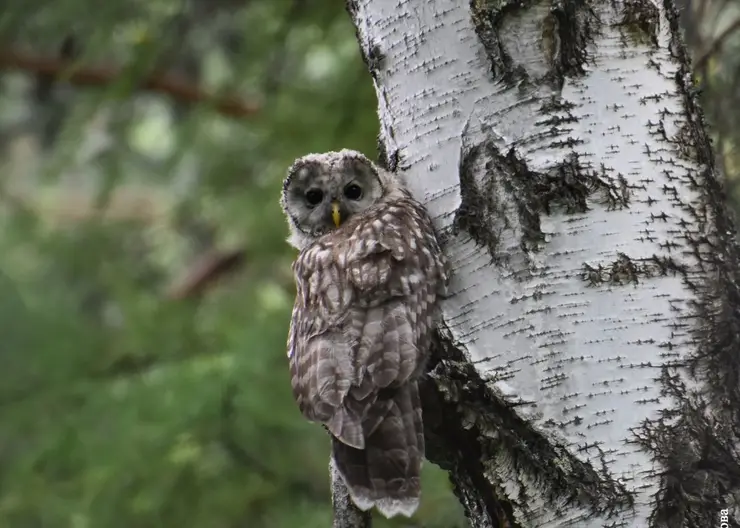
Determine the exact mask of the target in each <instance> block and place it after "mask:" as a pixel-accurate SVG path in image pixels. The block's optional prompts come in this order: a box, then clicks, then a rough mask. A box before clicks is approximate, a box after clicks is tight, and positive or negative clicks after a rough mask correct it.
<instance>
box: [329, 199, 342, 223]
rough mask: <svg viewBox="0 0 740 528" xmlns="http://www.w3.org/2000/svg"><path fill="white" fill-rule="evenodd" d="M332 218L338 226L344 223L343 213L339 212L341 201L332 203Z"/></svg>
mask: <svg viewBox="0 0 740 528" xmlns="http://www.w3.org/2000/svg"><path fill="white" fill-rule="evenodd" d="M331 219H332V220H333V221H334V225H335V226H337V227H339V224H341V223H342V215H340V214H339V202H332V203H331Z"/></svg>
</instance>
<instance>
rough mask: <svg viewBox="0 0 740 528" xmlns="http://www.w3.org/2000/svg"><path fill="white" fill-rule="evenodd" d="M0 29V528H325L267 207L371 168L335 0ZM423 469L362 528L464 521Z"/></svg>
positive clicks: (280, 239) (352, 51)
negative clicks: (319, 164) (405, 515)
mask: <svg viewBox="0 0 740 528" xmlns="http://www.w3.org/2000/svg"><path fill="white" fill-rule="evenodd" d="M0 31H1V32H2V38H3V49H2V51H0V83H1V89H0V148H1V149H2V151H1V152H2V156H1V158H0V159H1V160H2V178H1V179H0V223H1V226H0V355H1V356H2V357H1V359H0V365H2V368H0V527H3V528H4V527H12V528H26V527H28V528H31V527H43V528H47V527H48V528H56V527H70V528H99V527H104V528H107V527H110V528H115V527H170V526H173V527H174V526H178V527H180V526H182V527H214V528H218V527H250V528H251V527H255V528H258V527H270V528H287V527H291V528H292V527H305V528H311V527H322V528H325V527H327V526H330V524H331V509H330V498H329V489H328V484H329V483H328V471H327V463H328V455H329V442H328V438H327V436H326V433H324V431H323V429H322V428H321V427H320V426H318V425H316V424H309V423H307V422H305V421H304V420H303V418H302V417H301V416H300V414H299V413H298V411H297V408H296V406H295V404H294V402H293V399H292V396H291V395H290V390H289V377H288V369H287V358H286V355H285V341H286V335H287V328H288V321H289V316H290V310H291V307H292V302H293V294H294V290H293V282H292V277H291V272H290V264H291V261H292V259H293V257H294V252H293V250H292V249H291V248H290V247H289V246H288V245H287V243H286V242H285V238H286V236H287V228H286V225H285V221H284V219H283V216H282V213H281V211H280V208H279V206H278V196H279V191H280V184H281V181H282V178H283V176H284V173H285V171H286V169H287V167H288V166H289V164H290V163H291V162H292V161H293V159H294V158H296V157H298V156H300V155H303V154H306V153H308V152H317V151H325V150H335V149H340V148H344V147H347V148H354V149H358V150H361V151H363V152H365V153H367V154H368V155H369V156H371V157H373V158H374V157H375V155H376V134H377V128H378V123H377V117H376V100H375V94H374V90H373V87H372V79H371V78H370V76H369V74H368V73H367V70H366V68H365V66H364V64H363V63H362V60H361V58H360V54H359V48H358V45H357V42H356V40H355V34H354V28H353V26H352V24H351V22H350V20H349V17H348V15H347V14H346V12H345V10H344V5H343V2H308V1H302V0H295V1H291V0H249V1H244V0H191V1H182V2H176V1H171V0H146V1H131V0H126V1H123V0H115V1H113V0H111V1H110V2H83V1H80V0H77V1H71V2H50V1H34V0H12V1H8V2H4V4H3V8H2V13H1V16H0ZM70 64H72V65H73V67H72V68H70V66H69V65H70ZM54 74H56V75H54ZM197 90H200V91H201V92H206V93H208V94H211V95H210V96H208V97H206V98H205V100H202V101H200V102H198V103H197V104H191V102H190V101H189V99H192V98H193V97H194V98H195V99H203V97H201V96H202V95H203V94H202V93H201V94H198V93H196V91H197ZM224 97H226V98H230V100H231V104H219V103H218V101H220V100H222V99H223V98H224ZM237 257H238V258H237ZM224 270H227V271H229V272H228V273H226V272H225V271H224ZM215 278H217V279H218V280H215ZM424 477H425V481H424V496H423V502H422V506H421V508H420V513H419V515H418V516H417V518H416V519H415V520H413V521H409V520H395V521H393V522H390V521H385V520H381V519H378V521H377V524H376V526H379V527H384V526H407V527H410V526H426V527H445V528H451V527H455V526H463V521H462V519H463V517H462V514H461V510H460V507H459V506H458V504H457V501H456V499H455V498H454V496H453V495H452V493H451V491H450V488H449V484H448V482H447V479H446V475H445V474H444V473H443V472H442V471H440V470H439V469H438V468H436V467H434V466H432V465H431V464H427V465H426V467H425V475H424Z"/></svg>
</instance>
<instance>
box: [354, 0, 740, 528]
mask: <svg viewBox="0 0 740 528" xmlns="http://www.w3.org/2000/svg"><path fill="white" fill-rule="evenodd" d="M664 2H665V3H661V4H654V3H653V2H651V1H650V0H627V1H623V2H607V1H605V0H599V1H593V2H585V1H579V0H563V1H557V0H555V1H547V0H540V1H531V0H530V1H524V2H516V3H515V2H507V1H500V0H499V1H495V0H472V1H470V2H460V1H458V0H434V1H430V2H428V1H425V0H349V1H348V8H349V12H350V15H351V16H352V19H353V21H354V23H355V25H356V27H357V35H358V40H359V42H360V46H361V49H362V51H363V54H364V57H365V59H366V62H367V65H368V67H369V69H370V71H371V73H372V75H373V78H374V81H375V87H376V90H377V94H378V102H379V117H380V121H381V133H380V137H379V147H380V150H381V161H382V162H383V163H385V164H386V166H387V167H388V168H389V169H391V170H403V171H405V172H406V173H407V179H408V184H409V187H410V188H411V189H412V191H413V192H414V193H415V194H416V196H417V197H418V198H419V199H421V200H423V201H424V202H425V203H426V205H427V208H428V209H429V211H430V213H431V214H432V215H433V217H434V218H435V223H436V226H437V228H438V229H439V231H440V235H441V237H442V238H443V240H444V243H445V249H446V251H447V253H448V255H449V256H450V258H451V259H452V260H453V263H454V269H455V276H454V279H453V295H452V297H451V298H450V299H448V300H446V301H445V303H444V316H445V318H444V325H443V326H442V328H441V329H440V332H439V339H438V340H437V341H438V349H437V350H436V353H435V360H434V361H433V362H432V363H431V365H430V368H431V370H430V373H429V376H428V381H427V383H426V385H425V387H424V390H423V393H424V402H425V408H424V419H425V432H426V435H427V439H428V448H427V455H428V458H429V459H430V460H432V461H433V462H435V463H437V464H439V465H440V466H442V467H443V468H445V469H447V470H449V472H450V477H451V480H452V482H453V484H454V488H455V491H456V493H457V495H458V496H459V498H460V500H461V502H462V503H463V505H464V506H465V509H466V512H467V515H468V517H469V519H470V524H471V526H474V527H498V526H511V527H516V526H521V527H525V526H526V527H529V526H532V527H535V526H536V527H544V526H547V527H554V526H578V527H592V526H593V527H597V526H598V527H601V526H609V527H618V526H624V527H633V526H635V527H642V526H655V527H681V526H687V527H711V526H720V522H721V515H722V514H721V512H722V510H724V509H727V510H728V511H727V523H728V524H727V526H738V522H739V521H740V455H739V454H738V445H739V443H738V440H739V439H740V287H739V286H738V285H739V284H740V277H738V271H737V270H738V260H737V258H738V255H737V251H736V248H735V246H734V245H733V242H732V237H733V233H732V227H731V224H730V222H729V220H728V215H727V212H726V210H725V208H724V204H723V190H722V186H721V184H720V182H719V181H718V179H717V175H716V171H715V169H714V165H713V161H712V154H711V149H710V145H709V140H708V138H707V136H706V133H705V130H704V123H703V119H702V117H701V112H700V111H699V109H698V108H697V105H696V99H695V96H694V94H693V91H692V85H691V76H690V72H689V69H688V65H687V57H686V54H685V51H684V47H683V44H682V42H681V41H680V37H679V31H678V27H677V15H676V12H675V9H674V7H673V5H672V2H671V0H664ZM340 514H342V512H340ZM343 526H350V525H343ZM357 526H360V525H357Z"/></svg>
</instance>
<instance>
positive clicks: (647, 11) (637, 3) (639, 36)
mask: <svg viewBox="0 0 740 528" xmlns="http://www.w3.org/2000/svg"><path fill="white" fill-rule="evenodd" d="M622 6H623V7H622V11H623V14H622V20H621V22H620V23H619V25H620V26H622V27H623V28H624V29H625V30H626V31H627V34H628V35H629V36H631V37H632V38H633V39H634V42H635V43H636V44H649V45H650V46H652V47H653V48H655V49H657V48H658V31H659V30H660V12H659V11H658V6H656V5H655V4H653V2H651V0H626V1H625V2H624V3H623V4H622Z"/></svg>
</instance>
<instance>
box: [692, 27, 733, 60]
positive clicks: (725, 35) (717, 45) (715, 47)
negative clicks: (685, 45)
mask: <svg viewBox="0 0 740 528" xmlns="http://www.w3.org/2000/svg"><path fill="white" fill-rule="evenodd" d="M739 29H740V18H738V19H737V20H735V22H733V23H732V24H730V25H729V26H728V27H727V28H725V30H724V31H723V32H722V33H720V34H719V35H718V36H717V38H716V39H714V40H713V41H712V44H711V45H710V46H709V49H708V50H706V51H705V52H704V53H702V54H701V55H700V56H699V57H698V58H697V59H696V61H695V63H694V70H695V71H696V70H700V69H702V68H703V67H704V66H706V63H707V61H708V60H709V59H711V58H712V56H713V55H714V54H715V53H717V52H718V51H720V50H721V49H722V46H724V44H725V42H726V41H727V40H728V39H729V38H730V37H731V36H732V35H733V34H734V33H735V32H736V31H738V30H739Z"/></svg>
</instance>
